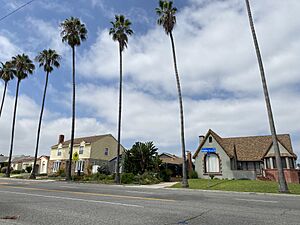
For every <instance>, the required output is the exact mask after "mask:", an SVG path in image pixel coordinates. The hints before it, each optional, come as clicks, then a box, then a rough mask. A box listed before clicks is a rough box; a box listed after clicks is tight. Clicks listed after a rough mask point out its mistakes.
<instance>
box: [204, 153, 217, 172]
mask: <svg viewBox="0 0 300 225" xmlns="http://www.w3.org/2000/svg"><path fill="white" fill-rule="evenodd" d="M212 157H215V160H216V161H215V163H217V164H216V165H215V167H216V169H217V170H216V171H210V169H212V168H211V165H210V159H211V158H212ZM211 160H212V159H211ZM212 162H213V161H212ZM204 163H205V173H207V174H210V173H211V174H216V173H221V168H220V158H219V156H218V155H217V154H214V153H210V154H207V155H206V156H205V162H204Z"/></svg>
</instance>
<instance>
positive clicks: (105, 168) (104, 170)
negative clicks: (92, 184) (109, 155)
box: [97, 165, 110, 175]
mask: <svg viewBox="0 0 300 225" xmlns="http://www.w3.org/2000/svg"><path fill="white" fill-rule="evenodd" d="M97 171H98V173H101V174H105V175H109V174H110V171H109V168H108V165H101V166H99V167H98V169H97Z"/></svg>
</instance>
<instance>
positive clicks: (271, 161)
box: [269, 157, 274, 169]
mask: <svg viewBox="0 0 300 225" xmlns="http://www.w3.org/2000/svg"><path fill="white" fill-rule="evenodd" d="M269 160H270V167H271V169H274V165H273V158H272V157H270V158H269Z"/></svg>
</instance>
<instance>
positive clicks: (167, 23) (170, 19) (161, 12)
mask: <svg viewBox="0 0 300 225" xmlns="http://www.w3.org/2000/svg"><path fill="white" fill-rule="evenodd" d="M176 12H177V8H175V7H173V1H167V0H160V1H159V7H158V8H156V14H157V15H158V17H159V18H158V20H157V23H158V25H160V26H162V27H163V28H164V30H165V32H166V34H167V35H168V36H170V39H171V45H172V53H173V60H174V70H175V77H176V82H177V91H178V100H179V109H180V126H181V129H180V130H181V150H182V158H183V164H182V187H184V188H187V187H188V186H189V184H188V180H187V166H186V165H187V163H186V154H185V139H184V115H183V103H182V95H181V87H180V78H179V74H178V69H177V62H176V61H177V60H176V51H175V43H174V37H173V29H174V26H175V24H176V15H175V14H176Z"/></svg>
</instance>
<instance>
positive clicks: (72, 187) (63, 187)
mask: <svg viewBox="0 0 300 225" xmlns="http://www.w3.org/2000/svg"><path fill="white" fill-rule="evenodd" d="M59 187H62V188H74V189H79V188H80V187H76V186H64V185H62V186H59Z"/></svg>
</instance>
